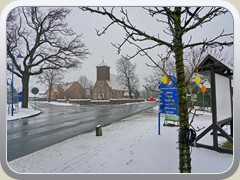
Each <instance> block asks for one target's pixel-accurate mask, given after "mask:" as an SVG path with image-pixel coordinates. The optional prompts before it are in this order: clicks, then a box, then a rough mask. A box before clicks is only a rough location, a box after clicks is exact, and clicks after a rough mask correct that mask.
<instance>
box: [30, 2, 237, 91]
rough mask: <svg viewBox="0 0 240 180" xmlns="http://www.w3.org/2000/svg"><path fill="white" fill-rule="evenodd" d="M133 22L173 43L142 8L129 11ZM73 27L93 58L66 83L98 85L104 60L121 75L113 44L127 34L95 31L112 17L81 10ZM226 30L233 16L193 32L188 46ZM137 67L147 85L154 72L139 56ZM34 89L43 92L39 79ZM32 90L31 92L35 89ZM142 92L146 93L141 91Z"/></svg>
mask: <svg viewBox="0 0 240 180" xmlns="http://www.w3.org/2000/svg"><path fill="white" fill-rule="evenodd" d="M128 12H129V17H130V18H131V19H130V20H131V21H132V22H134V24H136V26H137V27H139V28H141V29H144V30H145V31H146V32H148V33H149V32H151V34H153V35H155V36H157V35H158V34H159V35H160V36H162V37H163V38H164V39H165V40H168V41H169V40H170V37H169V36H168V35H166V34H165V33H163V32H162V30H163V29H162V27H163V25H162V23H157V22H156V20H155V19H154V18H152V17H151V16H149V15H148V13H147V11H146V10H143V9H142V8H141V7H134V8H128ZM68 21H69V25H70V26H71V27H72V28H73V30H74V31H76V32H77V33H78V34H80V33H83V37H84V38H83V39H82V40H83V42H84V43H85V44H86V46H87V47H88V48H89V51H90V52H91V53H92V55H89V56H88V58H87V59H86V60H84V61H83V64H82V67H81V69H78V70H71V71H70V72H69V73H67V74H66V75H65V79H64V81H66V82H71V81H77V80H78V78H79V77H80V76H81V75H86V76H87V77H88V79H90V80H91V81H93V82H94V83H95V81H96V66H97V65H98V64H100V63H101V62H102V60H103V59H104V61H105V63H106V64H108V65H109V66H110V67H111V69H110V71H111V73H112V74H117V73H116V69H115V63H116V60H117V59H119V58H120V55H119V54H117V49H116V48H115V47H113V46H112V45H111V42H112V43H122V41H123V39H124V37H125V33H124V31H123V29H122V28H121V27H119V26H114V27H111V28H110V29H109V30H108V31H107V32H106V34H104V35H102V36H100V37H99V36H97V34H96V31H95V29H99V30H102V28H103V27H106V25H108V23H109V22H110V20H109V18H108V17H105V16H101V15H97V14H94V13H89V12H83V11H81V10H80V9H78V8H77V7H76V8H73V10H72V12H71V15H70V16H69V17H68ZM223 29H225V32H227V33H228V32H232V31H233V19H232V16H231V14H230V13H228V14H226V15H224V16H221V17H217V18H215V19H214V20H213V21H212V22H210V23H206V24H205V25H204V26H203V27H202V28H197V29H196V30H194V31H192V32H191V34H187V36H186V37H185V42H188V41H189V37H190V35H191V36H192V42H194V41H199V40H202V39H204V38H212V37H215V36H216V35H218V34H220V33H221V31H222V30H223ZM135 52H136V49H135V47H133V46H130V45H127V46H124V48H123V49H122V54H123V55H126V54H127V53H130V54H134V53H135ZM224 52H227V53H228V54H229V57H232V56H233V47H231V48H225V50H224ZM150 53H151V55H152V57H153V58H154V59H155V60H156V61H158V60H159V58H158V57H157V54H160V55H161V54H162V53H163V54H164V53H165V48H164V47H163V48H161V49H160V48H159V49H155V50H154V51H151V52H150ZM131 61H132V62H133V63H137V70H136V73H137V74H138V76H139V79H140V84H141V85H142V84H143V83H144V80H143V78H144V77H146V76H149V75H150V74H152V69H151V68H150V67H147V66H146V64H145V63H149V64H151V62H150V60H149V59H148V58H147V57H141V56H137V57H136V58H134V59H132V60H131ZM31 81H32V82H31V85H30V86H31V87H32V86H37V87H39V88H40V89H41V90H43V89H44V88H43V87H40V85H39V84H37V85H36V84H35V83H34V82H35V81H36V79H35V78H32V77H31ZM31 87H30V88H31ZM141 89H143V88H142V87H141Z"/></svg>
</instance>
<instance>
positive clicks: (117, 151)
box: [9, 107, 233, 173]
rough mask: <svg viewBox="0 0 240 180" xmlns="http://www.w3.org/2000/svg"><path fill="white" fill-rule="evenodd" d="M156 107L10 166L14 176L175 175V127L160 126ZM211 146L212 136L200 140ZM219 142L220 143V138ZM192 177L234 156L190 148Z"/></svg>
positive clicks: (199, 120)
mask: <svg viewBox="0 0 240 180" xmlns="http://www.w3.org/2000/svg"><path fill="white" fill-rule="evenodd" d="M162 121H163V117H161V135H158V133H157V132H158V131H157V126H158V120H157V107H156V108H153V109H151V110H148V111H146V112H142V113H140V114H137V115H134V116H132V117H129V118H126V119H124V120H122V121H121V122H118V123H114V124H111V125H109V126H106V127H102V132H103V135H102V136H96V135H95V132H90V133H86V134H82V135H79V136H76V137H74V138H71V139H68V140H66V141H63V142H61V143H58V144H55V145H53V146H50V147H47V148H45V149H42V150H39V151H37V152H35V153H32V154H29V155H26V156H24V157H21V158H19V159H16V160H13V161H11V162H9V167H10V168H11V169H12V170H13V171H16V172H18V173H178V172H179V170H178V167H179V165H178V164H179V161H178V149H177V147H178V144H177V137H178V127H169V126H162V123H163V122H162ZM210 123H211V114H209V113H205V114H204V115H201V116H197V117H196V119H195V120H194V123H193V125H194V127H197V126H198V127H199V128H201V127H204V126H205V127H208V125H209V124H210ZM202 141H203V143H207V144H209V143H210V144H211V142H212V136H211V135H209V134H208V135H207V136H206V137H205V138H203V140H202ZM219 141H220V142H222V141H223V139H221V138H219ZM191 158H192V172H193V173H223V172H225V171H227V170H228V169H229V168H230V167H231V164H232V161H233V156H232V155H229V154H223V153H218V152H215V151H211V150H207V149H204V148H196V147H192V154H191Z"/></svg>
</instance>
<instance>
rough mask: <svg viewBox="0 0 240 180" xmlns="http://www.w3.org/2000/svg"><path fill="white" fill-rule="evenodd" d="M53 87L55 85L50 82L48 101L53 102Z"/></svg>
mask: <svg viewBox="0 0 240 180" xmlns="http://www.w3.org/2000/svg"><path fill="white" fill-rule="evenodd" d="M52 87H53V85H52V84H50V86H49V91H48V102H51V98H52Z"/></svg>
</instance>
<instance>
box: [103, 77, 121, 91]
mask: <svg viewBox="0 0 240 180" xmlns="http://www.w3.org/2000/svg"><path fill="white" fill-rule="evenodd" d="M107 83H108V85H109V87H111V88H112V90H122V91H123V90H124V88H123V87H122V86H121V85H119V83H118V82H117V75H115V74H110V81H107Z"/></svg>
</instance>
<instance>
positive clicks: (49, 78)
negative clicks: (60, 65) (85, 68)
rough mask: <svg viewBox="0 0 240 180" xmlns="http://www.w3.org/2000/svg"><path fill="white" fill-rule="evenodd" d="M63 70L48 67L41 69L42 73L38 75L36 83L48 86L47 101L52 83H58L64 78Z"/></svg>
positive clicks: (50, 94)
mask: <svg viewBox="0 0 240 180" xmlns="http://www.w3.org/2000/svg"><path fill="white" fill-rule="evenodd" d="M63 73H64V71H63V70H62V69H58V70H56V69H48V70H45V71H43V73H42V74H40V75H39V76H38V81H37V83H40V84H43V85H45V86H46V87H47V88H48V91H47V92H48V101H49V102H50V101H51V99H52V97H51V96H52V91H53V88H54V85H55V84H57V83H60V82H61V80H63V79H64V74H63Z"/></svg>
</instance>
